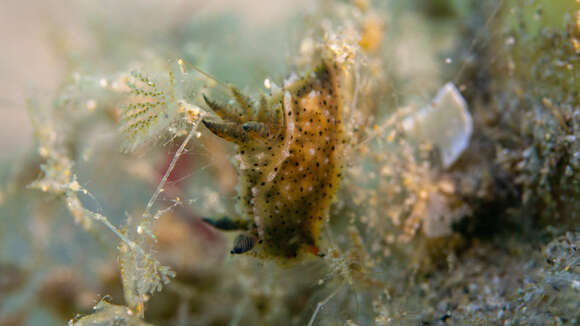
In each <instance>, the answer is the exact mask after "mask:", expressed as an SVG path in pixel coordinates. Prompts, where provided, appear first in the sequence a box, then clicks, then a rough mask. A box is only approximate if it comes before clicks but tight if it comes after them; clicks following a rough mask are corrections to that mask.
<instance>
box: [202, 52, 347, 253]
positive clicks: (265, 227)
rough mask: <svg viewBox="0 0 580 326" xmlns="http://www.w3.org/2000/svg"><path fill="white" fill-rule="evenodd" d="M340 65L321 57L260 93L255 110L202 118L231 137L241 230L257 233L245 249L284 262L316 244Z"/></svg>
mask: <svg viewBox="0 0 580 326" xmlns="http://www.w3.org/2000/svg"><path fill="white" fill-rule="evenodd" d="M341 69H342V67H340V66H339V65H337V64H336V63H334V62H333V61H332V60H323V62H322V64H321V65H320V66H319V67H318V68H317V69H316V70H314V71H313V72H311V73H310V74H309V75H307V76H306V77H303V78H300V79H294V80H288V81H286V83H285V85H284V87H283V88H282V89H281V90H280V91H279V92H278V93H277V94H274V95H273V96H272V97H271V98H270V99H268V100H267V101H265V100H264V99H262V101H261V104H260V108H259V110H258V113H257V114H253V113H252V111H251V110H249V111H248V112H249V113H248V114H247V115H243V116H239V117H240V121H236V122H212V121H208V122H207V123H205V124H206V126H207V127H208V128H209V129H210V130H211V131H212V132H214V133H215V134H216V135H218V136H220V137H222V138H225V139H227V140H230V141H233V142H235V143H236V144H237V145H238V148H237V155H236V160H237V162H238V164H239V165H238V166H239V180H238V191H239V201H238V206H237V208H238V211H239V212H240V214H241V215H242V218H244V219H248V220H252V221H253V225H252V226H251V227H250V228H249V230H248V232H249V233H250V234H251V235H253V236H254V237H256V239H257V240H258V241H257V242H256V246H255V247H254V248H252V249H251V250H249V251H248V252H247V253H248V254H250V255H252V256H256V257H259V258H264V259H275V260H278V261H279V262H281V263H285V262H288V261H290V260H292V259H294V258H301V257H304V256H305V255H308V254H317V253H318V252H319V246H320V241H321V230H322V228H323V226H324V224H325V223H326V221H327V218H328V211H329V208H330V205H331V202H332V199H333V197H334V195H335V193H336V190H337V187H338V184H339V181H340V177H341V168H342V153H341V149H342V144H343V143H344V130H343V120H342V119H343V117H342V112H343V104H342V99H341V95H340V94H341V90H340V79H341ZM237 102H238V104H243V103H241V102H240V101H239V100H237ZM208 104H212V105H215V103H213V102H209V103H208ZM210 106H211V105H210ZM218 110H219V109H218ZM214 111H215V109H214ZM221 116H222V119H223V118H224V117H225V118H226V119H227V116H226V115H221ZM230 120H231V119H230ZM224 128H227V130H225V129H224ZM289 259H290V260H289Z"/></svg>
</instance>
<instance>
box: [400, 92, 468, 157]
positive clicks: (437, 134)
mask: <svg viewBox="0 0 580 326" xmlns="http://www.w3.org/2000/svg"><path fill="white" fill-rule="evenodd" d="M403 128H404V129H405V131H406V132H407V133H408V134H409V135H411V136H412V137H414V138H416V139H417V140H418V141H421V142H429V143H431V144H433V145H435V146H437V147H438V148H439V151H440V153H441V161H442V164H443V167H444V168H448V167H450V166H451V165H452V164H453V163H454V162H455V161H456V160H457V158H459V156H460V155H461V153H462V152H463V151H464V150H465V148H467V145H469V139H470V138H471V134H472V133H473V119H472V118H471V114H470V113H469V110H468V109H467V103H466V102H465V100H464V99H463V96H461V93H459V91H458V90H457V88H456V87H455V85H453V83H447V84H445V86H443V88H441V89H440V90H439V92H438V93H437V96H435V98H434V99H433V102H432V103H431V104H430V105H427V106H426V107H424V108H423V109H421V110H419V111H418V112H417V113H415V114H413V115H412V116H411V117H409V118H407V119H405V120H404V121H403Z"/></svg>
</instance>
